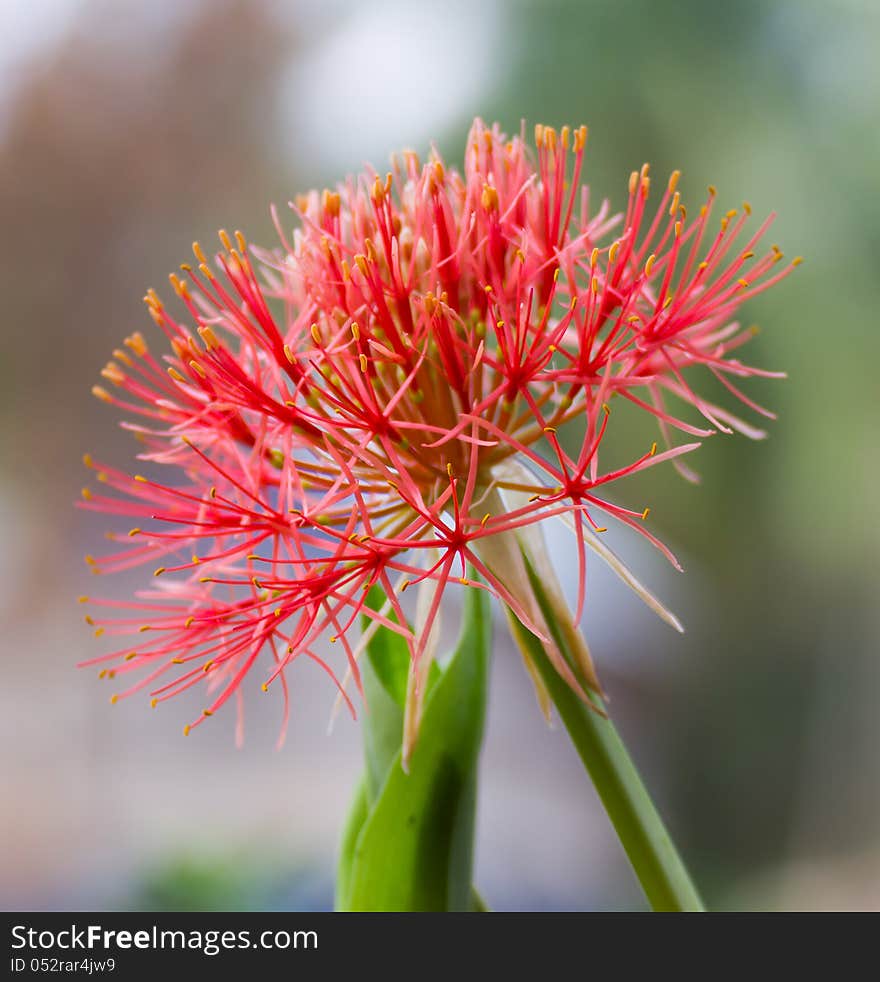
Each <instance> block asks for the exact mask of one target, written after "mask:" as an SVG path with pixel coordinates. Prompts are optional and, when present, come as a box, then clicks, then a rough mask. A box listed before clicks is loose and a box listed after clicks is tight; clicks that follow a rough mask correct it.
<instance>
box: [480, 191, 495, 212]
mask: <svg viewBox="0 0 880 982" xmlns="http://www.w3.org/2000/svg"><path fill="white" fill-rule="evenodd" d="M480 203H481V204H482V206H483V208H484V209H485V210H486V211H488V212H490V213H491V212H494V211H497V210H498V191H497V189H496V188H493V187H492V185H491V184H484V185H483V193H482V195H481V196H480Z"/></svg>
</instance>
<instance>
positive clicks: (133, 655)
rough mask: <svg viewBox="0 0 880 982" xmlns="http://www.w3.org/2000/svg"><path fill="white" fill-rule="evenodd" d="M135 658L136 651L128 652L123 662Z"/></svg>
mask: <svg viewBox="0 0 880 982" xmlns="http://www.w3.org/2000/svg"><path fill="white" fill-rule="evenodd" d="M137 656H138V653H137V652H136V651H129V653H128V654H127V655H126V656H125V660H126V661H131V660H132V658H137Z"/></svg>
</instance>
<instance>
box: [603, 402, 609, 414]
mask: <svg viewBox="0 0 880 982" xmlns="http://www.w3.org/2000/svg"><path fill="white" fill-rule="evenodd" d="M602 410H603V412H604V413H605V415H606V416H610V415H611V406H609V405H608V403H607V402H603V403H602Z"/></svg>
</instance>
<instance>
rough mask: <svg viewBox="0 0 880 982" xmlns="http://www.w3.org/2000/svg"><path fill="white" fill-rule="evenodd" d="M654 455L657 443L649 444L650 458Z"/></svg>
mask: <svg viewBox="0 0 880 982" xmlns="http://www.w3.org/2000/svg"><path fill="white" fill-rule="evenodd" d="M655 453H657V443H656V442H654V443H652V444H651V456H652V457H653V456H654V454H655Z"/></svg>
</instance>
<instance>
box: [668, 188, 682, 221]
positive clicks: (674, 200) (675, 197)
mask: <svg viewBox="0 0 880 982" xmlns="http://www.w3.org/2000/svg"><path fill="white" fill-rule="evenodd" d="M680 203H681V195H680V194H679V193H678V191H676V192H675V194H674V195H673V196H672V204H671V205H670V206H669V217H670V218H672V216H673V215H674V214H675V213H676V212H677V211H678V206H679V204H680Z"/></svg>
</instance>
